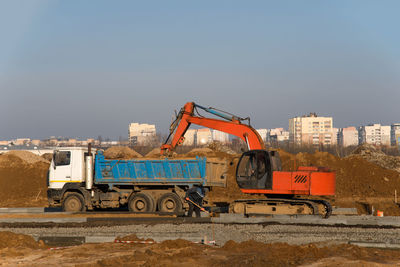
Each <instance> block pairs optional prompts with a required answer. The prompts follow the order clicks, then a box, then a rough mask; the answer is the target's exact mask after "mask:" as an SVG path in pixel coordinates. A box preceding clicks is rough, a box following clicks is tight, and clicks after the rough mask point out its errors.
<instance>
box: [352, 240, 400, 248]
mask: <svg viewBox="0 0 400 267" xmlns="http://www.w3.org/2000/svg"><path fill="white" fill-rule="evenodd" d="M349 244H351V245H356V246H359V247H367V248H391V249H398V248H400V244H393V243H376V242H358V241H350V242H349Z"/></svg>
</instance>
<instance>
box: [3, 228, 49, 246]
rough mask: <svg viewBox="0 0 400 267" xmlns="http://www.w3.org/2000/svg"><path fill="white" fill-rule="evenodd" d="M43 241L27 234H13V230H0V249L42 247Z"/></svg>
mask: <svg viewBox="0 0 400 267" xmlns="http://www.w3.org/2000/svg"><path fill="white" fill-rule="evenodd" d="M43 247H45V246H44V244H43V243H39V242H36V241H35V240H34V239H33V237H31V236H28V235H21V234H15V233H13V232H8V231H4V232H0V249H2V248H33V249H37V248H43Z"/></svg>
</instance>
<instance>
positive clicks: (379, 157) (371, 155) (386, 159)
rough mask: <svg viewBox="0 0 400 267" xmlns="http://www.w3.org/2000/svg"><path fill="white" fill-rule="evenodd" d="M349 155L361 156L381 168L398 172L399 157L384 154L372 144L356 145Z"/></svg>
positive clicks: (399, 168)
mask: <svg viewBox="0 0 400 267" xmlns="http://www.w3.org/2000/svg"><path fill="white" fill-rule="evenodd" d="M349 157H361V158H363V159H365V160H367V161H369V162H372V163H375V164H376V165H379V166H381V167H382V168H385V169H389V170H395V171H397V172H400V157H395V156H389V155H386V154H385V153H383V152H382V151H381V150H380V149H379V148H377V147H375V146H373V145H369V144H362V145H360V146H358V147H357V148H356V149H355V150H354V151H353V152H352V154H351V155H350V156H349Z"/></svg>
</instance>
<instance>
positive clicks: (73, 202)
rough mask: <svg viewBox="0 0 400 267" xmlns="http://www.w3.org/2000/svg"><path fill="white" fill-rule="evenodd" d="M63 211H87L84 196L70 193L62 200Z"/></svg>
mask: <svg viewBox="0 0 400 267" xmlns="http://www.w3.org/2000/svg"><path fill="white" fill-rule="evenodd" d="M62 209H63V211H68V212H80V211H85V210H86V206H85V200H84V199H83V196H82V195H81V194H78V193H68V195H67V196H66V197H65V198H64V200H63V202H62Z"/></svg>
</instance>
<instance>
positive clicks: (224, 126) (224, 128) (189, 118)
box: [161, 102, 265, 153]
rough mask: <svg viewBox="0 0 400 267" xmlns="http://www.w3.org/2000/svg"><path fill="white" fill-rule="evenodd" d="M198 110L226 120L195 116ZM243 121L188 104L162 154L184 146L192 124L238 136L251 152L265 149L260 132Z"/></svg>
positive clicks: (176, 122)
mask: <svg viewBox="0 0 400 267" xmlns="http://www.w3.org/2000/svg"><path fill="white" fill-rule="evenodd" d="M197 108H200V109H202V110H204V111H206V112H208V113H211V114H213V115H216V116H219V117H221V118H223V119H224V120H220V119H213V118H206V117H203V116H200V115H195V114H194V112H195V110H196V109H197ZM247 119H248V118H247ZM243 120H246V119H243V118H240V117H238V116H235V115H232V114H229V113H227V112H223V111H218V110H217V109H214V108H205V107H202V106H200V105H197V104H195V103H193V102H188V103H186V104H185V106H184V107H183V108H182V109H181V110H180V112H179V114H178V116H177V118H176V120H175V121H174V122H173V123H172V124H171V127H170V136H169V137H171V136H172V135H173V137H172V140H171V142H170V143H168V141H169V138H168V139H167V140H166V142H165V144H164V145H162V146H161V153H164V152H165V151H172V150H174V149H175V148H176V146H178V145H180V144H182V143H183V140H184V135H185V133H186V131H187V129H188V128H189V127H190V125H191V124H196V125H200V126H204V127H207V128H211V129H214V130H219V131H221V132H225V133H228V134H231V135H234V136H237V137H239V138H240V139H242V140H243V141H244V142H246V144H247V146H248V148H249V150H254V149H265V145H264V141H263V140H262V138H261V136H260V135H259V134H258V132H257V131H256V130H255V129H254V128H253V127H251V126H250V125H247V124H243V123H242V121H243Z"/></svg>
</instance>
